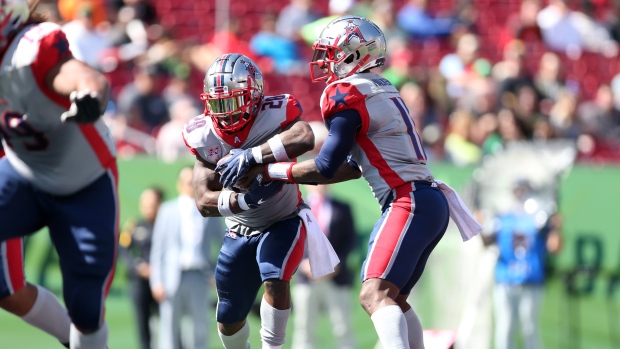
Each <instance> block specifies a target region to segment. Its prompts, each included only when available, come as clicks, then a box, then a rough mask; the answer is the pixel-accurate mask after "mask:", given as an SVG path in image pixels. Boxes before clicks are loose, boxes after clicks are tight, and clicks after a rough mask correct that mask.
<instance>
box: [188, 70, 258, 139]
mask: <svg viewBox="0 0 620 349" xmlns="http://www.w3.org/2000/svg"><path fill="white" fill-rule="evenodd" d="M252 82H253V80H252V78H251V77H250V76H248V78H247V87H246V88H243V89H236V90H232V91H231V90H229V89H228V86H216V87H210V88H209V91H205V93H203V94H201V95H200V99H201V100H202V101H204V103H205V110H204V114H205V115H206V116H209V117H210V118H212V119H213V120H214V121H215V122H216V124H217V126H218V127H219V128H220V129H221V130H223V131H226V132H229V133H232V132H237V131H239V130H241V129H242V128H243V127H244V126H245V124H246V123H247V122H248V121H250V119H251V118H252V116H255V114H256V113H257V112H258V104H259V102H260V95H261V94H262V92H261V91H260V90H259V89H258V88H256V87H255V86H254V85H253V84H252ZM205 89H206V88H205Z"/></svg>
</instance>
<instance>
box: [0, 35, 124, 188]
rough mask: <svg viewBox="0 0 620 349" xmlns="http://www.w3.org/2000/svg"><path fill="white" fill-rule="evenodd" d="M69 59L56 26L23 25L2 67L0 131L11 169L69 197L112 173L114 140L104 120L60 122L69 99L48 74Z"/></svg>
mask: <svg viewBox="0 0 620 349" xmlns="http://www.w3.org/2000/svg"><path fill="white" fill-rule="evenodd" d="M70 57H71V51H70V50H69V44H68V43H67V39H66V38H65V35H64V33H63V32H62V31H61V30H60V27H59V26H58V25H56V24H54V23H41V24H35V25H30V26H27V27H26V28H24V29H22V30H21V31H20V32H19V33H18V34H17V35H16V37H15V38H14V39H13V41H12V42H11V44H10V46H9V47H7V50H6V52H5V53H4V55H3V56H2V63H1V66H0V134H1V137H0V138H2V144H3V146H4V150H5V152H6V157H7V159H8V161H9V162H10V163H11V165H12V166H13V167H14V168H15V170H16V171H17V172H18V173H19V174H21V175H22V176H24V178H26V179H27V180H28V181H30V182H32V184H33V185H35V186H36V187H38V188H40V189H41V190H42V191H44V192H47V193H50V194H53V195H68V194H72V193H75V192H77V191H79V190H80V189H82V188H84V187H86V186H87V185H89V184H90V183H92V182H93V181H95V180H96V179H97V178H99V177H100V176H101V175H102V174H103V173H104V172H105V171H107V170H108V169H114V171H116V158H115V148H114V140H113V139H112V136H111V135H110V132H109V130H108V128H107V127H106V126H105V124H104V122H103V121H102V120H98V121H97V122H95V123H94V124H77V123H73V122H67V123H63V122H61V120H60V115H61V114H62V113H63V112H65V111H67V110H68V108H69V107H70V102H69V99H68V98H66V97H63V96H60V95H58V94H56V93H55V92H54V91H53V90H51V89H49V88H48V87H47V85H46V84H45V79H46V75H47V73H48V72H49V71H50V69H51V68H53V67H54V66H56V65H57V64H58V62H60V61H62V60H65V59H67V58H70Z"/></svg>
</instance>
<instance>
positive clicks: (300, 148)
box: [215, 117, 314, 187]
mask: <svg viewBox="0 0 620 349" xmlns="http://www.w3.org/2000/svg"><path fill="white" fill-rule="evenodd" d="M313 148H314V133H313V132H312V128H311V127H310V125H309V124H308V123H307V122H305V121H302V120H301V118H299V117H297V118H296V119H295V120H293V121H292V122H291V123H289V124H288V125H287V126H286V127H285V129H284V130H283V131H282V132H280V133H279V134H277V135H275V136H274V137H272V138H270V139H269V140H268V141H267V142H265V143H263V144H261V145H259V146H256V147H253V148H248V149H233V150H232V151H231V153H230V154H231V156H230V157H228V158H225V159H224V160H223V161H221V162H219V163H218V166H217V167H216V169H215V171H216V172H218V173H219V174H220V182H221V183H222V184H223V185H224V186H225V187H229V186H232V185H237V186H240V187H244V186H242V185H240V182H241V181H245V182H247V180H246V179H249V180H250V183H251V180H253V179H254V177H251V178H248V177H247V176H246V173H247V172H248V171H249V170H250V169H251V168H252V167H254V166H256V165H260V164H266V163H274V162H277V161H285V162H289V161H291V159H294V158H296V157H298V156H300V155H302V154H304V153H306V152H308V151H310V150H312V149H313Z"/></svg>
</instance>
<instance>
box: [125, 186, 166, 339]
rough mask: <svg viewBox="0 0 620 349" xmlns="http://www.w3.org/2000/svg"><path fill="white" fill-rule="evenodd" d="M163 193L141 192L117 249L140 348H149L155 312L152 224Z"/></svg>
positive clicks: (160, 190)
mask: <svg viewBox="0 0 620 349" xmlns="http://www.w3.org/2000/svg"><path fill="white" fill-rule="evenodd" d="M163 198H164V192H163V190H162V189H160V188H157V187H150V188H147V189H145V190H144V191H143V192H142V194H140V218H138V220H130V221H128V222H127V223H126V224H125V227H124V229H123V231H122V232H121V237H120V242H119V245H120V247H121V249H120V252H121V254H122V256H123V258H124V259H125V264H126V266H127V276H128V277H129V292H130V294H131V300H132V302H133V306H134V312H135V316H136V326H137V328H138V334H139V336H140V337H139V339H140V348H141V349H151V348H152V347H151V343H152V341H151V338H152V336H151V320H153V319H154V317H155V316H156V315H157V314H158V304H157V302H156V301H155V300H154V299H153V295H152V294H151V286H150V284H149V280H150V276H151V263H150V261H149V260H150V254H151V245H152V240H153V226H154V224H155V218H156V217H157V210H159V205H160V204H161V202H162V200H163Z"/></svg>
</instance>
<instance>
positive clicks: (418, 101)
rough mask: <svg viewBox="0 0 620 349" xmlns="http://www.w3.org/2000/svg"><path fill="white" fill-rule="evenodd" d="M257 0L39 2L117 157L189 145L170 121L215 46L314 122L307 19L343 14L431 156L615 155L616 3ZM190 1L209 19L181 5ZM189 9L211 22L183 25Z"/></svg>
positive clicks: (193, 105) (619, 78)
mask: <svg viewBox="0 0 620 349" xmlns="http://www.w3.org/2000/svg"><path fill="white" fill-rule="evenodd" d="M198 3H200V4H198ZM215 3H216V5H217V6H224V5H222V4H225V6H224V8H221V7H218V8H215V6H216V5H214V4H215ZM258 3H260V4H258ZM258 3H257V4H258V5H257V6H259V5H260V11H258V12H257V11H255V10H256V9H257V8H258V7H253V9H254V10H253V11H250V9H249V8H248V7H247V6H250V5H249V4H246V3H243V2H241V1H238V0H230V1H229V2H211V1H205V2H196V4H194V3H193V2H190V3H188V4H176V3H174V2H172V1H170V0H59V1H49V0H42V1H41V4H40V6H39V10H40V11H41V12H44V13H45V14H46V15H47V16H48V18H49V19H50V20H51V21H55V22H58V23H61V24H62V25H63V27H64V28H65V31H66V33H67V36H68V39H69V41H70V44H71V49H72V51H73V53H74V55H75V56H76V57H79V58H81V59H83V60H84V61H86V62H88V63H89V64H90V65H92V66H95V67H97V68H99V69H101V70H102V71H103V72H105V73H106V74H108V76H109V78H110V80H111V82H112V95H113V100H112V102H111V103H110V105H109V106H108V110H107V111H106V115H105V118H106V120H107V122H108V124H109V126H110V128H111V130H112V132H113V135H114V137H115V139H116V140H117V145H118V151H119V156H120V157H130V156H133V155H134V154H141V153H146V154H152V155H157V156H159V157H160V158H161V159H163V160H164V161H175V160H177V159H178V158H179V157H182V156H188V155H189V152H187V151H186V150H185V146H184V144H183V140H182V138H181V136H180V129H181V127H182V125H183V124H184V123H185V122H186V121H188V120H189V119H191V118H192V117H193V116H196V115H198V114H200V113H201V112H202V110H203V109H204V106H203V105H202V103H201V102H200V99H199V95H200V93H201V92H202V91H201V89H202V79H203V77H204V75H203V74H204V69H205V68H206V67H208V65H209V64H210V63H211V62H212V60H213V59H214V58H215V57H217V56H219V55H220V54H222V53H225V52H232V51H235V52H240V53H244V54H246V55H248V56H250V57H251V58H253V59H255V60H256V61H257V63H258V64H259V66H260V67H261V69H262V70H263V73H264V75H265V76H266V86H265V90H266V93H267V94H276V93H284V92H286V93H292V94H295V95H296V97H298V99H299V100H300V102H301V104H302V106H303V107H304V111H305V114H304V115H305V117H306V118H307V119H308V121H316V120H320V109H319V107H318V103H319V97H320V93H321V91H322V88H323V86H318V85H320V84H311V83H310V79H309V76H308V75H309V68H308V64H307V63H308V62H309V61H310V59H311V55H312V50H311V45H312V43H313V42H314V39H315V38H316V37H317V36H318V33H317V30H320V28H322V27H323V26H324V24H325V23H326V22H328V21H330V20H331V19H332V18H335V17H336V16H339V15H342V14H345V13H346V14H358V15H361V16H365V17H368V18H369V19H371V20H372V21H374V22H375V23H377V24H378V25H379V26H380V27H381V29H382V30H383V32H384V33H385V36H386V39H387V42H388V52H387V61H386V65H385V66H384V67H383V69H382V74H383V75H384V76H385V78H386V79H388V80H389V81H390V82H392V83H393V84H394V85H395V86H396V87H398V88H399V89H400V90H401V95H402V97H403V99H404V101H405V103H406V105H407V107H408V109H409V111H410V113H411V115H412V117H413V118H414V120H415V122H416V127H417V128H418V131H419V133H420V135H421V136H422V138H423V141H424V143H425V145H426V149H427V154H428V155H429V158H431V159H432V160H445V161H448V162H452V163H454V164H457V165H461V166H468V165H476V164H479V163H480V161H481V160H482V159H483V157H484V156H485V155H486V154H492V153H495V152H497V151H498V150H500V149H502V147H503V145H504V144H506V143H507V142H512V141H527V142H546V141H548V140H552V139H557V138H564V139H570V140H573V141H574V144H575V145H576V147H577V149H578V154H579V155H578V161H580V162H597V163H600V162H603V163H611V162H616V163H618V162H620V74H619V73H620V64H618V62H620V61H618V60H617V57H618V43H619V41H620V3H617V2H614V1H611V0H522V1H518V0H441V1H428V0H392V1H390V0H322V1H311V0H290V1H289V2H288V3H286V2H277V1H267V0H261V1H259V2H258ZM175 6H176V7H175ZM252 6H254V5H252ZM202 7H204V8H202ZM200 9H201V11H203V10H204V11H205V12H204V13H209V14H212V17H210V18H202V17H201V16H197V15H193V14H192V12H191V11H198V10H200ZM163 10H166V12H165V13H162V12H164V11H163ZM226 10H228V12H225V11H226ZM188 11H189V12H188ZM201 13H203V12H201ZM222 13H227V14H230V15H222ZM190 19H191V20H192V21H195V22H196V28H203V27H204V26H209V28H211V29H212V31H211V32H205V31H199V30H195V31H192V30H188V28H191V27H189V25H190V24H188V23H184V22H187V21H188V20H190ZM175 21H176V22H175ZM205 22H207V23H206V24H205ZM192 25H193V24H192ZM314 85H317V86H314Z"/></svg>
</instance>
